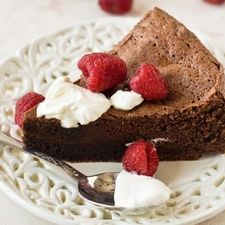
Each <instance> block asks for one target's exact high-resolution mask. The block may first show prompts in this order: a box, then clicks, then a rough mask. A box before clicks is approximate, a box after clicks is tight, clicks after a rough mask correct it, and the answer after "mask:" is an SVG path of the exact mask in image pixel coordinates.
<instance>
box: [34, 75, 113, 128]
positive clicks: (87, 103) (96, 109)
mask: <svg viewBox="0 0 225 225" xmlns="http://www.w3.org/2000/svg"><path fill="white" fill-rule="evenodd" d="M110 107H111V102H110V101H109V100H108V99H107V98H106V97H105V96H104V95H103V94H100V93H94V92H91V91H89V90H87V89H85V88H82V87H80V86H78V85H75V84H73V83H72V82H71V80H70V79H69V78H68V77H59V78H58V79H56V80H55V81H54V82H53V83H52V85H51V87H50V88H49V90H48V92H47V94H46V97H45V101H43V102H41V103H40V104H39V106H38V107H37V117H41V116H45V118H47V119H50V118H56V119H59V120H61V125H62V127H65V128H71V127H78V126H79V124H80V125H85V124H88V123H89V122H91V121H95V120H97V119H98V118H99V117H101V115H102V114H103V113H104V112H106V111H107V110H108V109H109V108H110Z"/></svg>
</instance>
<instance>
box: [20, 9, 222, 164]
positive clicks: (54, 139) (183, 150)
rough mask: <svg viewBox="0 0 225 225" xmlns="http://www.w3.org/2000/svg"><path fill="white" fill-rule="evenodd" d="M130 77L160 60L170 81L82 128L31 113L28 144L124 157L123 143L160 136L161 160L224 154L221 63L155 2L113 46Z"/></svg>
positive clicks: (82, 155)
mask: <svg viewBox="0 0 225 225" xmlns="http://www.w3.org/2000/svg"><path fill="white" fill-rule="evenodd" d="M110 53H111V54H115V55H118V56H120V57H121V58H123V60H124V61H125V62H126V63H127V66H128V75H129V77H132V76H133V75H134V73H135V71H136V69H137V67H138V66H139V65H140V64H141V63H142V62H150V63H152V64H154V65H155V66H157V68H158V69H159V70H160V71H161V73H162V74H163V76H164V77H165V79H166V80H167V82H168V86H169V95H168V97H167V98H166V99H165V100H164V101H159V102H143V103H142V104H141V105H139V106H137V107H136V108H134V109H133V110H130V111H128V112H126V111H121V110H117V109H115V108H113V107H111V108H110V109H109V110H108V111H107V112H106V113H105V114H103V116H102V117H101V118H99V119H97V120H96V121H94V122H91V123H89V124H87V125H82V126H79V127H78V128H69V129H68V128H67V129H66V128H63V127H61V124H60V121H58V120H56V119H45V118H44V117H41V118H37V117H36V108H33V109H31V110H30V111H28V112H27V113H26V117H25V120H24V122H23V134H24V137H23V140H24V143H25V144H26V146H27V148H28V149H29V148H32V149H36V150H37V151H41V152H46V153H47V154H50V155H53V156H55V157H57V158H61V159H65V160H69V161H120V160H121V157H122V155H123V153H124V151H125V149H126V144H128V143H131V142H134V141H136V140H139V139H145V140H150V141H153V142H155V144H156V147H157V149H158V154H159V158H160V160H192V159H198V158H199V157H200V156H201V153H202V152H204V151H215V152H220V153H225V107H224V103H225V99H224V90H225V89H224V74H223V67H222V65H221V64H220V63H219V62H218V61H217V60H216V59H215V58H214V57H213V56H212V55H211V53H210V52H209V51H208V50H207V49H206V48H205V47H204V46H203V44H201V42H200V41H199V40H198V38H197V37H196V36H195V35H194V34H193V33H192V32H190V31H189V30H188V29H187V28H186V27H185V26H184V25H182V24H181V23H180V22H178V21H177V20H175V19H174V18H173V17H171V16H170V15H168V14H167V13H165V12H164V11H162V10H160V9H158V8H155V9H154V10H152V11H150V12H149V13H147V14H146V16H145V17H144V18H143V19H142V20H141V21H140V22H139V23H138V24H137V25H136V26H135V27H134V28H133V30H132V31H131V32H130V33H129V34H128V35H127V36H126V37H125V38H124V39H123V40H122V41H121V42H120V43H119V44H118V45H117V46H115V47H114V48H113V49H112V50H111V51H110Z"/></svg>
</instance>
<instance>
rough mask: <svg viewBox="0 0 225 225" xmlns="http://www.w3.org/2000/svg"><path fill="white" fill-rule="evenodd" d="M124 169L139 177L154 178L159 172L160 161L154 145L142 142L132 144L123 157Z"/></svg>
mask: <svg viewBox="0 0 225 225" xmlns="http://www.w3.org/2000/svg"><path fill="white" fill-rule="evenodd" d="M122 163H123V167H124V169H125V170H126V171H128V172H134V173H137V174H138V175H146V176H153V175H154V174H155V172H156V171H157V168H158V165H159V159H158V155H157V152H156V148H155V146H154V145H153V144H151V143H149V142H147V141H144V140H140V141H137V142H134V143H133V144H131V145H130V146H129V147H128V148H127V150H126V152H125V153H124V155H123V159H122Z"/></svg>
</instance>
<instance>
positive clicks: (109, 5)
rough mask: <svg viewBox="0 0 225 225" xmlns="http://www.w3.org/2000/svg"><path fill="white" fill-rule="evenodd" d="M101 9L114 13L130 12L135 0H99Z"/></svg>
mask: <svg viewBox="0 0 225 225" xmlns="http://www.w3.org/2000/svg"><path fill="white" fill-rule="evenodd" d="M98 4H99V5H100V7H101V9H102V10H104V11H106V12H108V13H112V14H124V13H128V12H129V11H130V10H131V8H132V4H133V0H99V1H98Z"/></svg>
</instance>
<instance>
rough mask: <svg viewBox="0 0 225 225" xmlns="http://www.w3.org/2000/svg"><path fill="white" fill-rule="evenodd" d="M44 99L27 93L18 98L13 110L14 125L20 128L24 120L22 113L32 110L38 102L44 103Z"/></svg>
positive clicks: (35, 94) (32, 93)
mask: <svg viewBox="0 0 225 225" xmlns="http://www.w3.org/2000/svg"><path fill="white" fill-rule="evenodd" d="M44 99H45V97H44V96H42V95H40V94H38V93H35V92H29V93H27V94H25V95H24V96H23V97H22V98H20V99H19V100H18V101H17V103H16V108H15V118H14V119H15V123H16V124H17V125H18V126H19V127H20V128H22V122H23V118H24V113H25V112H26V111H28V110H29V109H31V108H33V107H34V106H36V105H37V104H39V103H40V102H42V101H44Z"/></svg>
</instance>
